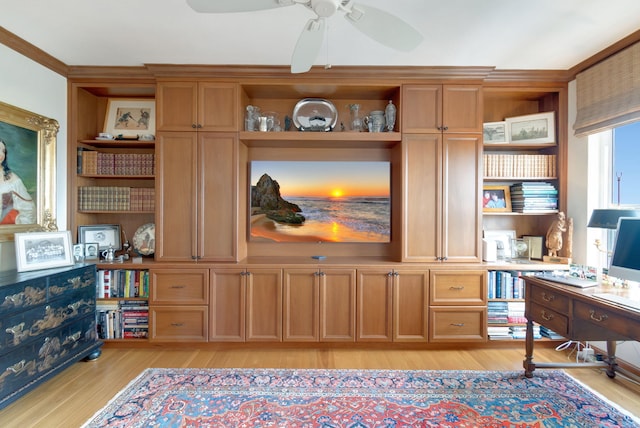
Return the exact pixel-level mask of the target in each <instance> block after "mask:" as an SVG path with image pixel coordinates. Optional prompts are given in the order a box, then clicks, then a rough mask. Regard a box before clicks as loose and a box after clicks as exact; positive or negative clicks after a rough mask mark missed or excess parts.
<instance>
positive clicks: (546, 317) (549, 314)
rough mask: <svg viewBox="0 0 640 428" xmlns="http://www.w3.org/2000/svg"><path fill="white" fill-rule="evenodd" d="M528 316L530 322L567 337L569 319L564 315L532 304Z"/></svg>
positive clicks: (543, 306) (546, 307)
mask: <svg viewBox="0 0 640 428" xmlns="http://www.w3.org/2000/svg"><path fill="white" fill-rule="evenodd" d="M528 316H529V317H530V318H531V321H535V322H537V323H540V324H542V325H543V326H545V327H547V328H550V329H551V330H553V331H555V332H556V333H558V334H561V335H563V336H567V334H568V333H569V318H568V317H567V316H566V315H563V314H561V313H558V312H556V311H554V310H553V309H550V308H549V307H548V306H546V305H539V304H537V303H533V302H532V303H531V307H530V310H529V314H528Z"/></svg>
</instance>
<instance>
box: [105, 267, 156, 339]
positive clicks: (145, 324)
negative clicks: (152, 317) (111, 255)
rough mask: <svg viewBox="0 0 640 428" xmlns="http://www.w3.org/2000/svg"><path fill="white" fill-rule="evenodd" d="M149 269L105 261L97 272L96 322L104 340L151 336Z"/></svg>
mask: <svg viewBox="0 0 640 428" xmlns="http://www.w3.org/2000/svg"><path fill="white" fill-rule="evenodd" d="M149 288H150V283H149V270H148V269H132V268H130V267H129V265H101V266H100V267H99V268H98V270H97V272H96V295H97V299H96V325H97V330H98V337H99V338H100V339H102V340H140V339H147V338H148V337H149Z"/></svg>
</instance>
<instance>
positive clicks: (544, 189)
mask: <svg viewBox="0 0 640 428" xmlns="http://www.w3.org/2000/svg"><path fill="white" fill-rule="evenodd" d="M510 190H511V209H512V211H514V212H528V213H532V212H553V211H556V210H557V209H558V190H557V189H556V188H555V186H554V185H553V184H551V183H547V182H540V181H537V182H533V181H532V182H526V183H517V184H513V185H512V186H511V189H510Z"/></svg>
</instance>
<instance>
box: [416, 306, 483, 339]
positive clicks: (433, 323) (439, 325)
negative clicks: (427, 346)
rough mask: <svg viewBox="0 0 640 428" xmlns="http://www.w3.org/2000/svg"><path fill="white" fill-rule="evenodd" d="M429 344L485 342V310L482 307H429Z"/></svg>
mask: <svg viewBox="0 0 640 428" xmlns="http://www.w3.org/2000/svg"><path fill="white" fill-rule="evenodd" d="M429 313H430V319H429V341H430V342H457V341H465V342H469V341H472V342H484V341H486V340H487V309H486V308H484V307H477V308H472V307H465V306H459V307H455V306H449V307H437V308H434V307H431V308H430V309H429Z"/></svg>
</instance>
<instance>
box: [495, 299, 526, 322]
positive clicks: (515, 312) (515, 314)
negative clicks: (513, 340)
mask: <svg viewBox="0 0 640 428" xmlns="http://www.w3.org/2000/svg"><path fill="white" fill-rule="evenodd" d="M487 322H488V323H489V325H496V324H497V325H506V324H526V322H527V319H526V318H525V316H524V301H522V302H513V301H506V300H491V301H489V303H488V304H487Z"/></svg>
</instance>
